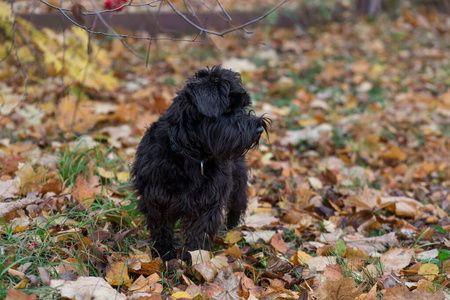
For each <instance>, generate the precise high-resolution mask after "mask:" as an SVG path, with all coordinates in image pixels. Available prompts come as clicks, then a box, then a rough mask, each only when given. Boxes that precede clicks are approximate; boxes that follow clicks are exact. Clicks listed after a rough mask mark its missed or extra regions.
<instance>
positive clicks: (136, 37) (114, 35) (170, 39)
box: [39, 0, 193, 42]
mask: <svg viewBox="0 0 450 300" xmlns="http://www.w3.org/2000/svg"><path fill="white" fill-rule="evenodd" d="M39 1H40V2H42V3H44V4H45V5H48V6H50V7H53V8H55V9H57V10H58V11H59V12H61V14H62V15H63V16H64V17H65V18H66V19H68V20H69V21H70V22H71V23H72V24H74V25H75V26H77V27H81V28H83V29H84V30H86V31H87V32H89V33H92V34H100V35H104V36H110V37H120V38H132V39H136V40H167V41H180V42H193V41H192V40H190V39H179V38H175V37H143V36H134V35H128V34H120V33H107V32H103V31H94V30H91V29H89V28H87V27H86V26H83V25H82V24H80V23H78V22H77V21H75V20H73V19H72V18H71V17H70V16H69V15H67V13H66V11H70V9H65V8H61V7H58V6H54V5H52V4H50V3H47V2H46V1H45V0H39ZM158 1H160V0H158ZM154 2H156V1H154ZM93 14H95V13H93Z"/></svg>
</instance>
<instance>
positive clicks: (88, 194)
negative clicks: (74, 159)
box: [72, 173, 96, 208]
mask: <svg viewBox="0 0 450 300" xmlns="http://www.w3.org/2000/svg"><path fill="white" fill-rule="evenodd" d="M95 196H96V190H95V187H94V186H92V185H90V184H89V182H88V181H87V180H86V179H84V177H83V175H82V174H81V173H80V174H78V176H77V179H76V180H75V184H74V186H73V190H72V197H73V198H75V200H77V201H78V202H80V203H82V204H83V206H84V207H86V208H89V207H90V206H91V203H92V202H94V198H95Z"/></svg>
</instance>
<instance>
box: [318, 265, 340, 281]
mask: <svg viewBox="0 0 450 300" xmlns="http://www.w3.org/2000/svg"><path fill="white" fill-rule="evenodd" d="M323 275H324V276H325V277H326V278H327V279H328V280H329V281H338V280H341V279H342V278H344V275H342V269H341V267H340V266H339V265H328V266H326V267H325V272H324V273H323Z"/></svg>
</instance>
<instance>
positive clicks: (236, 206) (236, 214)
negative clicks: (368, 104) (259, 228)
mask: <svg viewBox="0 0 450 300" xmlns="http://www.w3.org/2000/svg"><path fill="white" fill-rule="evenodd" d="M247 172H248V167H247V165H246V164H245V158H244V157H240V158H238V159H237V160H236V161H235V162H234V164H233V189H232V191H231V194H230V198H229V200H228V202H227V208H228V215H227V229H231V228H233V227H236V226H237V225H238V224H239V222H240V221H241V219H242V217H243V215H244V213H245V209H246V208H247V190H248V185H247Z"/></svg>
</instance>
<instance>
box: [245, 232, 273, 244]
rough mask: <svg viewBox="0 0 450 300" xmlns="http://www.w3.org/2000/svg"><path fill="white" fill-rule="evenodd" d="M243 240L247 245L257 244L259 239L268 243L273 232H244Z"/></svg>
mask: <svg viewBox="0 0 450 300" xmlns="http://www.w3.org/2000/svg"><path fill="white" fill-rule="evenodd" d="M243 234H244V239H245V240H246V241H247V243H249V244H254V243H257V242H258V241H259V240H260V239H261V240H263V241H264V242H266V243H268V242H270V240H271V239H272V237H273V236H274V235H275V231H271V230H259V231H254V232H250V231H244V232H243Z"/></svg>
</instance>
